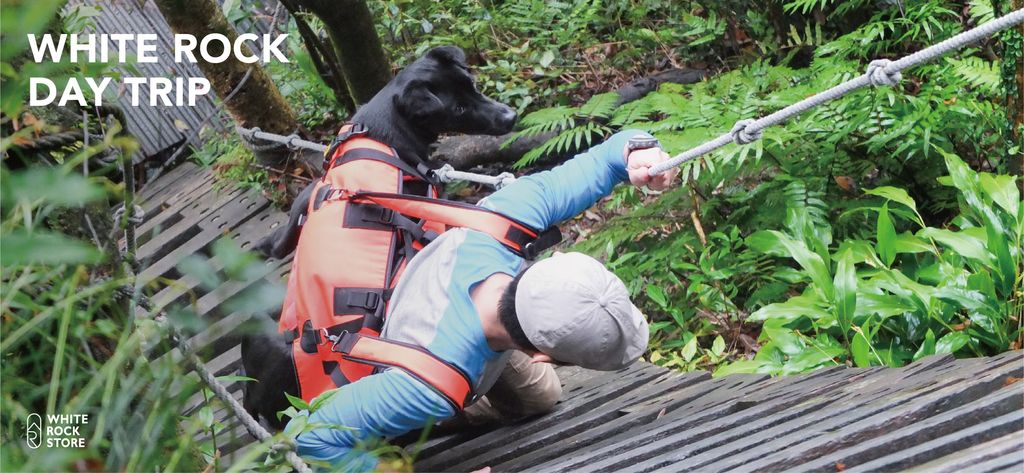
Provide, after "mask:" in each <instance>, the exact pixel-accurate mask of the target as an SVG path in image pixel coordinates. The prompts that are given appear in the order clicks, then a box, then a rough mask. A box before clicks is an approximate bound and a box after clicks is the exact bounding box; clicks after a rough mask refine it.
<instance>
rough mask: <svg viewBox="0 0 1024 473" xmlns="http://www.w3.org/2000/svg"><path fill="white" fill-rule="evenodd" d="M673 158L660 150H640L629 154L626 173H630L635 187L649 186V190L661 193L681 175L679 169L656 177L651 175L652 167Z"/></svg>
mask: <svg viewBox="0 0 1024 473" xmlns="http://www.w3.org/2000/svg"><path fill="white" fill-rule="evenodd" d="M670 158H671V156H669V155H668V153H666V152H664V151H662V150H661V149H659V148H648V149H638V150H636V151H633V152H631V153H629V155H628V156H627V157H626V171H627V172H628V173H629V182H631V183H632V184H633V185H634V186H637V187H643V186H647V187H648V188H649V189H652V190H656V191H660V190H664V189H666V188H668V186H669V185H670V184H672V181H673V180H675V178H676V176H677V175H679V168H677V167H673V168H670V169H668V170H666V171H665V172H663V173H661V174H658V175H656V176H652V175H650V169H651V166H654V165H655V164H658V163H662V162H665V161H668V160H669V159H670Z"/></svg>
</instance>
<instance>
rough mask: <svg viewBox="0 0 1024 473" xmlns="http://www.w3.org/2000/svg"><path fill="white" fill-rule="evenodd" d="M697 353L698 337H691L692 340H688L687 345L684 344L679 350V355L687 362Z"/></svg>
mask: <svg viewBox="0 0 1024 473" xmlns="http://www.w3.org/2000/svg"><path fill="white" fill-rule="evenodd" d="M696 354H697V337H693V338H691V339H690V341H689V342H686V345H683V348H682V349H681V350H679V356H681V357H682V358H683V360H684V361H687V362H689V361H690V360H692V359H693V357H694V355H696Z"/></svg>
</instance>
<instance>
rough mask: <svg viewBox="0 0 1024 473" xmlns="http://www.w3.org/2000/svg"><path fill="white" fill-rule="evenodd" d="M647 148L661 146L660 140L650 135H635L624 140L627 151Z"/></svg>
mask: <svg viewBox="0 0 1024 473" xmlns="http://www.w3.org/2000/svg"><path fill="white" fill-rule="evenodd" d="M649 148H661V142H660V141H658V139H657V138H655V137H653V136H651V135H637V136H634V137H632V138H630V139H629V141H627V142H626V150H628V151H629V152H633V151H636V150H638V149H649Z"/></svg>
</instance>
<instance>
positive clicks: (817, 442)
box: [744, 360, 1024, 471]
mask: <svg viewBox="0 0 1024 473" xmlns="http://www.w3.org/2000/svg"><path fill="white" fill-rule="evenodd" d="M1015 361H1016V360H1010V362H1008V363H1004V364H1002V365H1000V366H996V367H995V368H994V369H992V370H990V371H988V372H984V373H972V372H964V373H962V374H961V376H962V377H961V378H960V379H944V380H942V381H939V382H936V383H935V384H934V385H919V386H915V387H914V389H906V388H902V387H901V386H899V385H898V384H896V385H894V386H892V388H891V389H889V390H886V391H884V393H885V396H884V397H881V398H879V399H878V402H874V403H871V404H868V405H863V408H855V409H850V410H848V411H846V412H842V413H841V414H839V415H835V416H832V417H828V418H825V419H822V420H820V421H819V422H816V423H814V424H813V425H812V426H810V428H809V429H807V430H805V431H803V432H800V433H799V436H797V437H794V438H786V439H781V440H775V441H772V442H767V443H763V444H759V445H757V446H756V447H755V448H753V449H751V450H752V452H751V454H752V455H754V454H758V453H759V454H760V455H758V456H757V459H755V460H753V461H750V462H746V463H745V464H744V467H745V468H753V469H757V470H770V471H779V470H785V469H788V468H795V467H797V466H799V465H802V464H805V463H807V462H809V461H811V460H814V459H816V458H819V457H822V456H824V455H826V454H829V453H832V452H835V451H838V450H840V449H844V448H849V447H851V446H852V445H855V444H857V443H859V442H860V441H861V440H862V439H865V438H871V437H874V436H878V435H882V434H884V433H886V432H890V431H893V430H895V429H898V428H901V427H904V426H907V425H910V424H912V423H916V422H920V421H922V420H924V419H926V418H928V417H931V416H933V415H936V414H939V413H942V412H945V411H947V410H949V409H953V408H956V407H959V406H961V405H963V404H966V403H968V402H971V401H973V400H975V399H978V398H980V397H982V396H984V395H985V394H988V393H990V392H992V391H994V390H997V389H999V388H1000V387H1001V386H1002V384H1003V383H1004V381H1005V378H1006V377H1007V376H1015V377H1021V376H1022V375H1024V373H1022V371H1024V366H1022V365H1021V363H1020V362H1019V361H1016V362H1015ZM891 371H898V370H891ZM848 395H849V396H850V399H851V400H856V399H858V398H859V396H857V393H856V391H852V392H848ZM851 404H852V403H851Z"/></svg>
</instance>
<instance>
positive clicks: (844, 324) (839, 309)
mask: <svg viewBox="0 0 1024 473" xmlns="http://www.w3.org/2000/svg"><path fill="white" fill-rule="evenodd" d="M833 283H834V284H835V287H836V301H835V307H836V320H837V321H838V322H839V328H840V330H842V331H843V333H846V332H847V331H848V330H850V323H851V322H852V321H853V315H854V314H855V313H856V312H857V272H856V266H855V265H854V263H853V257H852V256H851V253H850V252H849V251H844V252H843V254H841V255H840V256H839V260H838V261H837V263H836V276H835V281H833Z"/></svg>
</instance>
